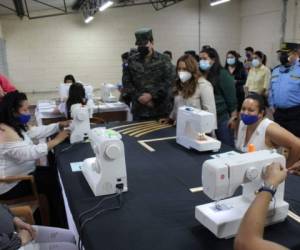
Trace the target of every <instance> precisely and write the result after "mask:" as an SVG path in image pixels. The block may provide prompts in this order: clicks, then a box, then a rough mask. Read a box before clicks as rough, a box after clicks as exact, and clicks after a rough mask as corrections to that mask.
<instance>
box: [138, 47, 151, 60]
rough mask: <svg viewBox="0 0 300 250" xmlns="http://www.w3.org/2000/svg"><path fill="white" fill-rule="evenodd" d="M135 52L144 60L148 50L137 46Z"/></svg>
mask: <svg viewBox="0 0 300 250" xmlns="http://www.w3.org/2000/svg"><path fill="white" fill-rule="evenodd" d="M137 50H138V52H139V53H140V56H141V57H142V58H145V57H146V56H147V55H148V54H149V48H148V47H147V46H138V49H137Z"/></svg>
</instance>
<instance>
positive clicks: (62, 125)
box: [58, 120, 71, 130]
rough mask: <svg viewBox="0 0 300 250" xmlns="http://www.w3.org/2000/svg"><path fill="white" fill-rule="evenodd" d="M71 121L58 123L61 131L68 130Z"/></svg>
mask: <svg viewBox="0 0 300 250" xmlns="http://www.w3.org/2000/svg"><path fill="white" fill-rule="evenodd" d="M70 123H71V120H67V121H61V122H59V123H58V125H59V129H60V130H62V129H63V128H67V127H69V126H70Z"/></svg>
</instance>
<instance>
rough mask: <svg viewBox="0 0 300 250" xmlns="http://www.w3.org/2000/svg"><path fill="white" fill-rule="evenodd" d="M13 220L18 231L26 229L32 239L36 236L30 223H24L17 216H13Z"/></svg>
mask: <svg viewBox="0 0 300 250" xmlns="http://www.w3.org/2000/svg"><path fill="white" fill-rule="evenodd" d="M13 221H14V225H15V226H16V228H17V230H18V231H21V230H27V231H28V232H29V233H30V235H31V238H32V239H35V238H36V231H35V229H34V228H33V227H32V226H31V225H30V224H28V223H25V222H24V221H22V220H21V219H20V218H18V217H15V218H14V220H13Z"/></svg>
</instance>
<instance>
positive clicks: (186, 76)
mask: <svg viewBox="0 0 300 250" xmlns="http://www.w3.org/2000/svg"><path fill="white" fill-rule="evenodd" d="M178 76H179V79H180V81H181V82H183V83H184V82H187V81H188V80H190V79H191V78H192V74H191V73H190V72H188V71H179V72H178Z"/></svg>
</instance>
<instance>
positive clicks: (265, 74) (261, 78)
mask: <svg viewBox="0 0 300 250" xmlns="http://www.w3.org/2000/svg"><path fill="white" fill-rule="evenodd" d="M265 64H266V56H265V55H264V54H263V53H262V52H261V51H255V52H254V55H253V59H252V67H251V69H250V71H249V74H248V77H247V81H246V85H245V94H246V96H247V95H248V94H249V93H250V92H254V93H257V94H259V95H261V96H263V97H266V96H267V90H268V88H269V83H270V78H271V71H270V69H269V68H268V67H266V66H265Z"/></svg>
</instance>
